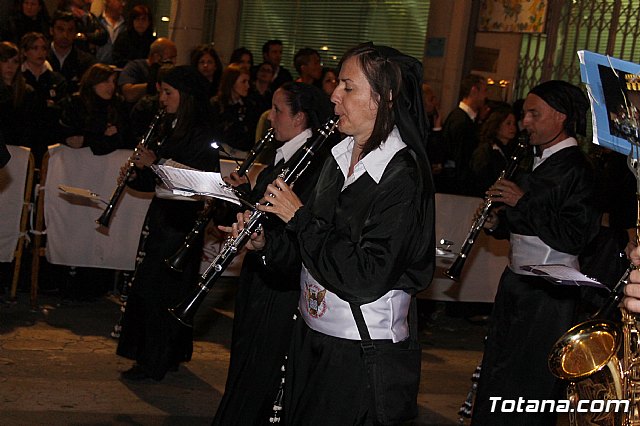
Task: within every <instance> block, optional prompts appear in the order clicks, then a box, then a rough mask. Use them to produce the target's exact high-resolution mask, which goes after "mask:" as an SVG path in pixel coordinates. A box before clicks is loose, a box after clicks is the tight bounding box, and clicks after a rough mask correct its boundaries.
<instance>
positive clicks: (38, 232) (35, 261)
mask: <svg viewBox="0 0 640 426" xmlns="http://www.w3.org/2000/svg"><path fill="white" fill-rule="evenodd" d="M48 165H49V152H46V153H45V154H44V157H43V158H42V165H41V166H40V183H39V184H38V188H37V191H36V195H35V199H34V202H35V207H36V215H35V217H36V219H35V223H34V226H33V229H32V231H31V233H32V234H33V241H32V242H33V245H32V259H31V295H30V302H31V306H32V307H34V308H35V307H36V306H37V301H38V278H39V273H40V257H41V256H44V255H45V245H44V241H43V239H42V237H43V235H44V234H45V227H44V186H45V183H46V180H47V166H48Z"/></svg>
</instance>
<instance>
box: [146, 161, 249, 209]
mask: <svg viewBox="0 0 640 426" xmlns="http://www.w3.org/2000/svg"><path fill="white" fill-rule="evenodd" d="M151 168H152V170H153V171H154V172H155V173H156V175H158V177H160V179H162V182H163V183H164V185H165V186H166V187H167V188H168V189H170V190H171V191H172V192H173V193H174V194H176V195H183V196H187V197H191V196H196V195H200V196H204V197H213V198H218V199H221V200H225V201H229V202H231V203H234V204H238V205H239V204H240V201H239V200H238V197H237V196H236V194H235V193H234V192H233V189H232V188H230V187H229V186H228V185H227V184H226V183H225V182H224V181H223V180H222V175H220V173H216V172H203V171H200V170H193V169H185V168H182V167H173V166H170V165H167V164H166V163H165V164H159V165H153V166H151Z"/></svg>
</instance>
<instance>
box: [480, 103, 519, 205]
mask: <svg viewBox="0 0 640 426" xmlns="http://www.w3.org/2000/svg"><path fill="white" fill-rule="evenodd" d="M517 134H518V126H517V124H516V116H515V114H514V113H513V110H512V109H511V107H510V106H508V105H505V106H500V107H498V108H495V109H494V110H493V111H491V113H490V114H489V117H488V118H487V120H486V121H485V122H484V123H482V126H481V127H480V137H479V139H480V143H479V145H478V147H477V148H476V149H475V151H474V152H473V155H472V156H471V164H470V166H471V170H472V171H473V173H474V175H475V179H474V181H475V183H476V189H477V192H478V195H479V196H482V197H484V193H485V191H486V190H487V189H489V187H490V186H491V185H493V183H494V182H495V181H496V180H497V179H498V177H500V173H502V170H504V169H505V167H506V165H507V163H508V162H509V156H510V155H511V153H512V152H513V148H514V143H515V139H516V135H517Z"/></svg>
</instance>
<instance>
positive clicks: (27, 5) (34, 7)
mask: <svg viewBox="0 0 640 426" xmlns="http://www.w3.org/2000/svg"><path fill="white" fill-rule="evenodd" d="M50 27H51V20H50V18H49V12H48V11H47V6H46V5H45V4H44V0H19V1H17V2H16V10H15V11H14V12H13V14H11V16H9V22H7V27H6V28H5V29H4V31H0V35H1V36H2V39H3V40H7V41H11V42H13V43H16V44H18V43H20V39H21V38H22V36H23V35H25V34H26V33H30V32H36V33H40V34H49V28H50Z"/></svg>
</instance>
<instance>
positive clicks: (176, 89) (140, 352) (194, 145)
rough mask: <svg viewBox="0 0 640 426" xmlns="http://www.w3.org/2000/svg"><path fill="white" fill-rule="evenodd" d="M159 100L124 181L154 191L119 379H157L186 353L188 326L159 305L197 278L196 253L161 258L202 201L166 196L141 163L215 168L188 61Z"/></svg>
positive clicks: (200, 90) (170, 75)
mask: <svg viewBox="0 0 640 426" xmlns="http://www.w3.org/2000/svg"><path fill="white" fill-rule="evenodd" d="M160 104H161V106H162V107H163V108H164V110H165V112H166V117H165V118H164V119H163V120H162V123H161V130H160V134H159V136H158V139H157V140H156V141H155V142H156V143H154V144H152V145H151V147H150V148H143V147H142V146H139V147H138V151H137V152H136V155H135V156H134V157H133V159H132V161H133V163H134V164H135V166H136V169H135V176H134V178H133V179H132V180H131V181H129V182H128V185H129V186H131V187H132V188H134V189H136V190H139V191H147V192H153V191H155V193H156V196H155V197H154V198H153V200H152V201H151V205H150V206H149V210H148V212H147V216H146V219H145V223H144V227H143V230H142V233H141V237H140V248H141V249H140V252H139V254H138V261H137V264H136V269H135V272H134V277H133V284H132V286H131V288H130V290H129V296H128V299H127V305H126V309H125V312H124V316H123V318H122V330H121V334H120V341H119V343H118V349H117V352H116V353H117V354H118V355H120V356H123V357H125V358H128V359H131V360H134V361H135V364H134V365H133V367H131V368H130V369H129V370H126V371H124V372H122V377H123V378H124V379H126V380H133V381H136V380H144V379H147V378H152V379H154V380H162V379H163V378H164V376H165V374H166V373H167V371H176V370H177V369H178V366H179V364H180V363H182V362H186V361H189V360H190V359H191V354H192V351H193V333H192V329H191V328H188V327H184V326H181V325H180V324H179V323H178V322H177V321H176V320H175V319H174V318H172V317H171V316H170V314H169V312H168V311H167V309H168V308H169V307H171V306H174V305H175V304H177V303H178V302H180V301H181V300H182V299H183V298H184V297H186V295H187V293H189V291H190V290H191V288H192V286H193V285H194V284H195V283H196V281H197V275H198V270H199V266H200V259H199V257H197V256H192V257H191V258H190V259H189V261H188V263H187V264H185V267H184V270H183V272H177V271H174V270H172V269H170V268H169V267H168V266H167V264H166V262H165V259H167V258H168V257H170V256H171V255H172V254H174V253H175V251H176V250H178V248H179V247H180V246H181V245H182V243H183V241H184V238H185V236H186V235H187V233H188V232H189V231H190V230H191V228H192V226H193V224H194V222H195V220H196V218H197V216H198V214H199V212H200V211H201V210H202V207H203V204H202V202H200V201H195V200H193V199H191V198H185V197H179V196H174V195H173V194H172V193H171V191H169V190H167V189H163V187H161V186H158V185H156V179H155V175H154V173H153V172H152V171H151V169H150V168H149V167H150V166H151V165H152V164H154V163H156V162H158V161H159V160H161V159H165V160H166V159H172V160H174V161H176V162H178V163H182V164H185V165H187V166H189V167H192V168H195V169H199V170H205V171H219V170H220V164H219V160H218V153H217V150H215V149H214V148H212V147H211V140H212V138H213V134H212V131H211V129H210V127H209V125H208V122H209V117H210V116H209V112H208V108H209V104H208V102H207V99H206V97H204V87H203V85H202V78H201V77H200V75H199V74H198V72H197V71H196V70H194V69H193V68H192V67H191V66H179V67H175V68H173V69H171V70H170V71H168V72H167V73H166V74H165V75H164V76H163V79H162V83H161V88H160ZM158 144H159V145H160V146H158ZM126 167H127V166H125V168H126Z"/></svg>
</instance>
